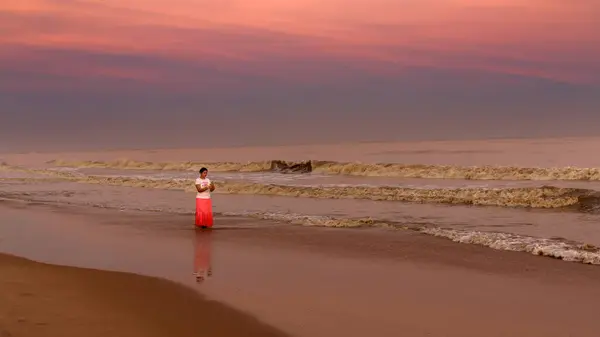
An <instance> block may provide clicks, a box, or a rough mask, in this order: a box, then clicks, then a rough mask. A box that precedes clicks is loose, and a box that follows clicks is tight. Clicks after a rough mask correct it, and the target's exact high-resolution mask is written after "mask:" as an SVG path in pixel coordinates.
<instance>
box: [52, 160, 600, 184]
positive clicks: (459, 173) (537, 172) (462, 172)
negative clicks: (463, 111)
mask: <svg viewBox="0 0 600 337" xmlns="http://www.w3.org/2000/svg"><path fill="white" fill-rule="evenodd" d="M48 164H51V165H55V166H58V167H75V168H114V169H136V170H167V171H195V170H198V169H199V168H200V167H202V166H206V167H208V168H210V170H212V171H215V172H232V171H237V172H266V171H268V172H280V173H310V172H318V173H322V174H330V175H353V176H371V177H398V178H430V179H431V178H440V179H470V180H583V181H588V180H589V181H600V168H579V167H550V168H544V167H518V166H490V165H485V166H456V165H420V164H414V165H408V164H397V163H372V164H369V163H359V162H356V163H344V162H334V161H318V160H308V161H298V162H290V161H284V160H268V161H256V162H247V163H237V162H213V163H211V162H206V163H200V162H166V163H155V162H143V161H135V160H128V159H122V160H116V161H65V160H60V159H57V160H51V161H49V162H48Z"/></svg>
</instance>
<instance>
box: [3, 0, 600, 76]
mask: <svg viewBox="0 0 600 337" xmlns="http://www.w3.org/2000/svg"><path fill="white" fill-rule="evenodd" d="M474 3H475V2H473V1H467V0H420V1H416V0H415V1H397V0H372V1H367V0H357V1H342V0H321V1H317V0H289V1H280V0H256V1H242V0H222V1H216V2H215V1H213V0H202V1H199V0H194V1H192V0H173V1H169V2H164V1H159V0H120V1H117V0H103V1H94V0H87V1H86V0H60V1H59V0H29V1H20V0H9V1H8V2H3V3H2V4H0V19H1V20H0V30H2V31H5V32H8V34H0V70H1V69H2V68H4V69H7V66H8V65H10V67H12V69H14V68H15V67H16V68H19V67H21V68H22V67H28V68H29V71H39V72H41V73H44V74H69V76H76V77H86V76H89V77H91V78H94V77H113V78H127V79H131V80H135V81H141V82H148V83H159V82H161V81H164V82H165V83H174V82H177V81H180V82H186V81H187V80H186V79H185V78H184V79H181V78H179V79H178V78H177V77H179V76H181V73H179V72H178V73H173V74H170V73H169V69H168V68H161V69H155V68H154V69H153V68H152V67H148V66H144V65H139V66H138V65H135V64H125V65H117V64H105V63H103V62H96V63H90V62H88V61H86V60H85V59H81V60H73V59H69V63H65V59H64V58H61V57H59V56H57V57H55V58H50V59H46V60H42V59H39V58H36V56H35V50H38V49H39V48H42V49H44V48H45V49H49V50H55V49H59V50H79V51H87V52H95V53H107V54H111V53H113V54H135V55H140V54H142V55H148V56H153V57H159V58H164V59H169V60H173V61H177V62H182V63H185V64H189V65H191V66H200V65H202V66H206V67H213V68H214V69H218V70H220V71H224V72H226V73H235V74H239V75H240V76H259V77H268V78H275V79H280V80H286V81H291V82H293V81H298V82H308V83H310V82H316V83H320V82H323V81H328V80H330V79H331V78H330V77H327V76H326V75H327V71H326V65H327V64H331V63H338V64H344V65H345V66H346V67H347V69H348V70H349V71H360V72H366V73H370V74H373V75H374V76H401V74H402V73H403V71H404V69H406V68H410V67H431V68H432V69H437V68H441V69H465V70H469V69H471V70H479V71H484V72H489V73H498V74H514V75H520V76H527V77H534V78H543V79H551V80H557V81H567V82H573V83H600V76H599V75H597V74H598V73H599V72H600V61H598V60H600V21H599V20H597V18H598V15H600V3H597V2H594V1H591V0H581V1H577V2H575V3H574V2H572V1H568V0H530V1H524V0H508V1H500V0H481V1H478V2H476V3H477V4H476V5H473V4H474ZM14 46H20V47H21V48H22V49H20V50H21V51H20V53H21V54H10V52H12V53H15V51H14V50H12V49H11V48H13V47H14ZM11 50H12V51H11ZM27 50H29V51H27ZM1 55H4V56H1ZM286 62H287V63H286ZM311 63H315V64H311ZM329 75H332V76H335V79H340V78H344V77H345V76H347V74H344V73H343V72H340V71H337V70H336V71H333V70H332V73H331V74H329ZM226 82H227V81H226Z"/></svg>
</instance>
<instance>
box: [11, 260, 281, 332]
mask: <svg viewBox="0 0 600 337" xmlns="http://www.w3.org/2000/svg"><path fill="white" fill-rule="evenodd" d="M0 298H2V301H0V336H2V337H10V336H14V337H27V336H36V337H37V336H61V337H69V336H127V337H135V336H144V337H148V336H174V337H175V336H284V334H283V333H281V332H279V331H277V330H275V329H273V328H270V327H268V326H266V325H264V324H262V323H260V322H258V321H257V320H255V319H254V318H252V317H250V316H247V315H245V314H242V313H240V312H238V311H236V310H234V309H231V308H229V307H227V306H225V305H223V304H220V303H218V302H214V301H209V300H206V299H204V298H202V297H201V296H200V294H198V293H197V292H195V291H193V290H192V289H189V288H185V287H183V286H181V285H178V284H175V283H173V282H170V281H167V280H164V279H159V278H151V277H144V276H139V275H133V274H127V273H120V272H108V271H100V270H92V269H82V268H73V267H64V266H55V265H49V264H43V263H38V262H33V261H30V260H26V259H23V258H19V257H15V256H11V255H4V254H0Z"/></svg>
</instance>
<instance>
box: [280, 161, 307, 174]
mask: <svg viewBox="0 0 600 337" xmlns="http://www.w3.org/2000/svg"><path fill="white" fill-rule="evenodd" d="M271 171H274V172H279V173H310V172H312V164H311V162H310V160H309V161H303V162H299V163H297V162H287V161H284V160H273V161H271Z"/></svg>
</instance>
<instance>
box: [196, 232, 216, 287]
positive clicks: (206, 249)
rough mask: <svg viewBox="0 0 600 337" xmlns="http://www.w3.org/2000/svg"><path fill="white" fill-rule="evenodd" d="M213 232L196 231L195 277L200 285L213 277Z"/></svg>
mask: <svg viewBox="0 0 600 337" xmlns="http://www.w3.org/2000/svg"><path fill="white" fill-rule="evenodd" d="M211 249H212V231H211V230H198V229H197V230H196V233H195V236H194V276H195V277H196V282H198V283H200V282H202V281H204V280H206V279H207V278H208V277H210V276H212V265H211Z"/></svg>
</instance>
